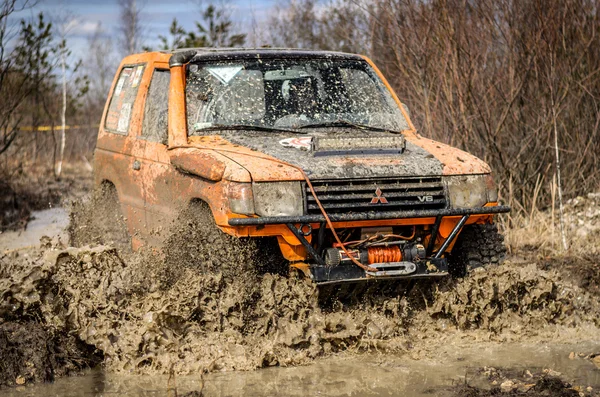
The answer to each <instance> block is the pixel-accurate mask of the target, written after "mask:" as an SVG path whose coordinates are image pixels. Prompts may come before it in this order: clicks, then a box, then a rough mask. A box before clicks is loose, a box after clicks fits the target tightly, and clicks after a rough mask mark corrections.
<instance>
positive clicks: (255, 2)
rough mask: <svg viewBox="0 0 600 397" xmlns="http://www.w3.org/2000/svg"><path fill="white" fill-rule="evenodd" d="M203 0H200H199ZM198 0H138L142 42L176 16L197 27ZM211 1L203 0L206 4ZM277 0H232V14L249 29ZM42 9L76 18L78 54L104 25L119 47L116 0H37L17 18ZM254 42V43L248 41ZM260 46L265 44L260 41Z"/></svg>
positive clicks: (73, 40)
mask: <svg viewBox="0 0 600 397" xmlns="http://www.w3.org/2000/svg"><path fill="white" fill-rule="evenodd" d="M200 1H201V0H200ZM198 3H199V1H198V0H196V1H193V0H181V1H177V2H171V1H165V0H162V1H160V0H138V4H140V5H141V8H142V26H143V29H144V37H143V44H144V45H147V46H149V47H153V46H157V45H158V35H159V34H163V35H166V34H168V29H169V26H170V24H171V22H172V21H173V18H177V20H178V22H179V23H180V25H182V26H183V27H184V28H185V29H186V30H192V29H194V27H195V21H199V20H201V7H200V6H199V4H198ZM209 3H210V1H207V0H204V2H203V4H205V5H207V4H209ZM276 3H277V0H245V1H244V0H229V1H228V2H227V4H228V7H230V9H231V16H232V19H233V20H234V22H235V23H236V24H237V25H238V26H239V27H240V30H242V29H243V30H246V31H248V30H249V29H250V26H251V25H252V23H253V20H254V21H256V22H257V23H258V24H259V25H260V22H261V21H263V20H266V19H267V18H268V16H269V14H270V13H271V12H272V10H273V7H274V6H275V5H276ZM40 11H42V12H44V14H48V15H50V16H54V17H55V18H59V19H60V18H61V17H63V16H65V15H69V16H72V17H73V18H75V22H74V23H73V24H72V26H71V28H70V29H69V32H68V36H67V41H68V44H69V47H70V48H71V49H72V51H73V53H75V54H83V53H85V51H86V49H87V43H88V38H89V36H90V35H92V34H93V33H94V32H95V30H96V29H97V26H98V24H101V26H102V29H103V30H104V31H106V34H107V36H109V37H110V38H111V39H112V40H113V45H114V47H116V48H117V47H118V42H117V36H116V35H117V31H118V26H119V6H118V2H117V0H105V1H102V0H38V3H37V4H36V5H35V6H34V7H33V8H29V9H26V10H24V11H21V12H19V13H16V14H15V15H14V16H13V17H14V18H18V19H21V18H30V17H32V16H34V15H36V14H37V13H39V12H40ZM248 44H254V43H248ZM257 44H258V45H260V44H262V43H257Z"/></svg>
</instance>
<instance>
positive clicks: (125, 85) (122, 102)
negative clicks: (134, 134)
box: [104, 65, 144, 135]
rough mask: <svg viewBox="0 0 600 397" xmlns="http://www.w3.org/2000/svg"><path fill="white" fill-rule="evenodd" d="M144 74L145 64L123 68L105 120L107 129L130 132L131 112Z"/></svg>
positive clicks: (124, 133)
mask: <svg viewBox="0 0 600 397" xmlns="http://www.w3.org/2000/svg"><path fill="white" fill-rule="evenodd" d="M143 74H144V65H137V66H125V67H124V68H123V69H122V70H121V73H120V74H119V79H118V80H117V85H116V86H115V89H114V91H113V95H112V97H111V98H110V105H109V106H108V114H107V115H106V121H105V122H104V128H105V129H106V130H107V131H109V132H114V133H115V134H121V135H127V133H128V132H129V122H130V121H131V112H132V110H133V105H134V103H135V98H136V97H137V92H138V87H139V86H140V81H142V75H143Z"/></svg>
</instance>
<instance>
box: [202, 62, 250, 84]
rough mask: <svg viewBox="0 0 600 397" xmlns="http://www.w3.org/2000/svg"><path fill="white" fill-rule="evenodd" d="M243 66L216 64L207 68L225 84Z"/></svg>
mask: <svg viewBox="0 0 600 397" xmlns="http://www.w3.org/2000/svg"><path fill="white" fill-rule="evenodd" d="M242 68H243V66H214V67H211V68H207V70H208V71H209V72H210V74H212V75H213V76H215V77H216V78H218V79H219V80H221V82H222V83H223V84H227V83H229V80H231V79H232V78H234V77H235V75H236V74H238V73H239V72H240V70H242Z"/></svg>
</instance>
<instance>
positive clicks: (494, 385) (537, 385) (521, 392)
mask: <svg viewBox="0 0 600 397" xmlns="http://www.w3.org/2000/svg"><path fill="white" fill-rule="evenodd" d="M564 378H565V377H564V376H563V375H562V374H561V373H560V372H557V371H554V370H551V369H545V370H542V371H539V372H536V371H535V370H534V371H533V372H532V371H530V370H529V369H524V368H500V369H497V368H494V367H483V368H479V369H477V370H476V371H475V375H474V376H473V377H472V378H471V379H470V380H469V382H465V383H464V384H462V385H458V386H456V387H455V388H454V390H453V395H454V396H456V397H459V396H460V397H491V396H507V397H509V396H530V397H543V396H554V397H586V396H599V395H600V392H598V391H597V390H594V388H593V387H592V386H586V385H577V384H575V383H574V382H573V381H566V380H565V379H564ZM472 383H480V384H482V385H483V386H475V385H473V384H472Z"/></svg>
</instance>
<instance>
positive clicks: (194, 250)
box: [164, 201, 288, 280]
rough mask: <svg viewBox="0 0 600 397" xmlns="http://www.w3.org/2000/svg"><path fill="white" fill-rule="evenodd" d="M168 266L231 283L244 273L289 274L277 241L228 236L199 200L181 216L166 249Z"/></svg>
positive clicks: (205, 205) (204, 204) (209, 210)
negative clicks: (204, 274) (218, 277)
mask: <svg viewBox="0 0 600 397" xmlns="http://www.w3.org/2000/svg"><path fill="white" fill-rule="evenodd" d="M164 252H165V257H166V260H167V263H169V264H170V265H173V266H185V267H189V268H194V269H198V270H200V271H201V272H203V273H212V274H217V273H222V274H223V276H224V277H225V278H226V279H227V280H232V279H234V278H236V277H240V275H242V274H248V275H256V274H262V273H266V272H269V273H279V274H282V273H284V272H287V267H288V266H287V264H286V263H285V259H284V258H283V256H282V254H281V251H280V250H279V247H278V246H277V242H276V240H274V239H272V238H238V237H234V236H231V235H229V234H227V233H224V232H223V231H221V229H219V228H218V227H217V225H216V223H215V220H214V217H213V214H212V211H211V209H210V207H209V206H208V204H206V203H204V202H201V201H195V202H192V203H191V204H190V205H189V206H188V208H186V209H185V210H183V211H182V212H181V213H180V215H179V216H178V218H177V220H176V221H175V224H174V226H173V228H172V229H171V236H170V237H169V238H168V239H167V242H166V245H165V247H164Z"/></svg>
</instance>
